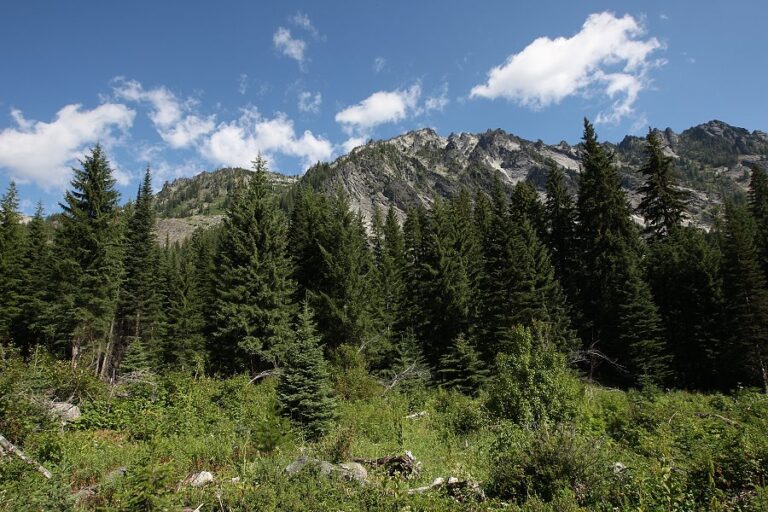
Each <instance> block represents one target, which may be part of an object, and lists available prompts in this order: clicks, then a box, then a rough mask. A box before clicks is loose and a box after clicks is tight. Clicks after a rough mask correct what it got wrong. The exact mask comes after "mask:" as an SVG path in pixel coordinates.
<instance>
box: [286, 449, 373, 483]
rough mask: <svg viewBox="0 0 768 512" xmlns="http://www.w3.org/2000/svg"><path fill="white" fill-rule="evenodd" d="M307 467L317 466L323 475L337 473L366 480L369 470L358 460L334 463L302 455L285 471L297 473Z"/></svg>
mask: <svg viewBox="0 0 768 512" xmlns="http://www.w3.org/2000/svg"><path fill="white" fill-rule="evenodd" d="M307 467H313V468H317V470H318V471H319V472H320V474H321V475H325V476H331V475H336V476H340V477H342V478H345V479H347V480H355V481H357V482H364V481H366V479H367V478H368V471H367V470H366V469H365V468H364V467H363V466H362V464H358V463H357V462H343V463H341V464H332V463H330V462H328V461H325V460H319V459H311V458H309V457H307V456H306V455H302V456H301V457H299V458H298V459H296V460H295V461H293V462H291V463H290V464H288V466H286V468H285V472H286V473H288V474H289V475H295V474H297V473H299V472H301V471H302V470H304V469H305V468H307Z"/></svg>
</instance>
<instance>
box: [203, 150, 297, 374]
mask: <svg viewBox="0 0 768 512" xmlns="http://www.w3.org/2000/svg"><path fill="white" fill-rule="evenodd" d="M287 228H288V226H287V223H286V219H285V216H284V214H283V213H282V211H281V210H280V209H279V206H278V204H277V201H276V197H275V195H274V193H273V191H272V190H271V187H270V185H269V182H268V178H267V171H266V163H265V161H264V160H263V159H261V158H260V157H259V158H257V159H256V160H255V161H254V174H253V176H252V177H251V179H250V182H249V183H248V186H247V188H245V189H240V190H238V191H237V192H236V193H235V196H234V198H233V200H232V203H231V205H230V207H229V209H228V210H227V213H226V216H225V219H224V231H223V233H222V238H221V242H220V245H219V250H218V255H217V265H216V273H217V281H216V300H215V306H214V307H215V311H214V321H215V326H216V330H215V332H214V337H213V342H214V345H213V346H212V352H213V353H212V356H213V357H214V358H215V359H216V360H217V361H218V362H219V365H220V366H223V367H224V368H227V369H238V368H242V367H245V368H248V369H251V370H255V369H256V366H257V365H259V364H261V365H264V364H272V365H277V364H278V362H279V360H280V359H281V357H282V355H283V352H284V349H285V344H286V343H287V341H288V340H289V338H290V332H291V326H290V321H291V316H292V314H293V310H294V305H293V293H294V286H295V284H294V282H293V281H292V280H291V278H290V276H291V271H292V268H291V261H290V259H289V256H288V253H287V243H288V237H287V235H288V233H287Z"/></svg>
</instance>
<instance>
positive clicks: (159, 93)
mask: <svg viewBox="0 0 768 512" xmlns="http://www.w3.org/2000/svg"><path fill="white" fill-rule="evenodd" d="M114 92H115V95H116V96H117V97H118V98H121V99H124V100H127V101H134V102H138V103H149V104H150V105H152V112H150V114H149V118H150V119H151V120H152V123H153V124H154V125H155V128H156V129H157V132H158V133H159V134H160V137H162V138H163V140H164V141H165V142H166V143H167V144H168V145H169V146H171V147H172V148H174V149H178V148H185V147H189V146H192V145H194V144H195V143H196V142H197V141H198V140H199V139H200V138H201V137H202V136H203V135H205V134H207V133H210V131H211V130H213V128H214V126H215V122H214V119H215V118H214V116H208V117H201V116H198V115H196V114H195V113H192V112H191V110H192V106H193V104H194V103H193V102H192V101H190V100H187V101H186V102H184V103H182V102H181V101H179V99H178V98H176V96H175V95H174V94H173V93H172V92H171V91H169V90H168V89H167V88H165V87H157V88H155V89H144V87H143V86H142V85H141V83H139V82H137V81H136V80H125V79H123V78H116V79H115V80H114Z"/></svg>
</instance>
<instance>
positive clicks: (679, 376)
mask: <svg viewBox="0 0 768 512" xmlns="http://www.w3.org/2000/svg"><path fill="white" fill-rule="evenodd" d="M720 259H721V254H720V250H719V248H718V247H717V246H716V245H714V244H711V243H709V242H708V240H707V238H706V234H705V233H704V231H703V230H701V229H698V228H694V227H681V228H678V229H675V230H673V231H672V232H671V233H670V234H669V235H668V236H667V237H665V238H664V239H662V240H660V241H658V242H656V243H654V244H653V246H652V247H651V250H650V253H649V256H648V260H649V261H648V265H647V267H648V275H649V282H650V286H651V291H652V293H653V297H654V301H655V302H656V304H658V306H659V312H660V314H661V317H662V320H663V325H664V331H665V333H666V337H667V346H668V347H669V349H670V353H671V355H672V370H673V374H674V383H675V384H676V385H677V386H679V387H684V388H694V389H713V388H717V387H719V386H720V383H721V382H722V374H723V372H722V371H721V369H720V368H719V363H718V358H719V350H720V346H719V340H720V337H721V331H722V326H723V324H724V320H725V319H724V318H722V315H721V311H722V308H723V304H722V283H721V278H720Z"/></svg>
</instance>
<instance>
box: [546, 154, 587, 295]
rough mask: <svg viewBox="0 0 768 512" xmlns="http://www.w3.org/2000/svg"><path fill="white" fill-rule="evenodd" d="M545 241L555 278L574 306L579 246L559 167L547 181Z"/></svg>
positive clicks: (551, 170) (573, 209) (571, 206)
mask: <svg viewBox="0 0 768 512" xmlns="http://www.w3.org/2000/svg"><path fill="white" fill-rule="evenodd" d="M546 220H547V237H546V238H545V240H546V242H547V246H548V247H549V253H550V255H551V258H552V265H553V266H554V268H555V276H556V277H557V279H558V281H560V283H561V284H562V286H563V291H564V292H565V294H566V296H567V297H568V300H569V302H570V303H571V304H572V305H576V304H577V303H578V302H577V300H578V285H577V280H576V276H577V274H578V271H579V268H580V265H579V246H578V241H577V240H576V209H575V207H574V204H573V198H572V197H571V194H570V193H569V192H568V189H567V188H566V186H565V176H564V175H563V171H562V170H561V169H560V167H558V166H556V165H553V166H552V167H551V168H550V171H549V176H548V178H547V201H546Z"/></svg>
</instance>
